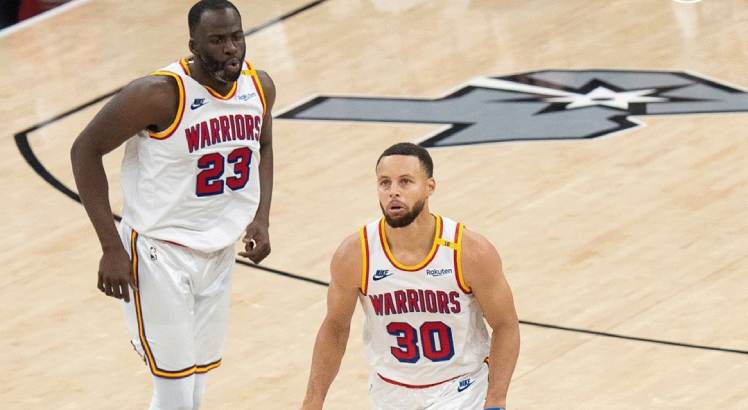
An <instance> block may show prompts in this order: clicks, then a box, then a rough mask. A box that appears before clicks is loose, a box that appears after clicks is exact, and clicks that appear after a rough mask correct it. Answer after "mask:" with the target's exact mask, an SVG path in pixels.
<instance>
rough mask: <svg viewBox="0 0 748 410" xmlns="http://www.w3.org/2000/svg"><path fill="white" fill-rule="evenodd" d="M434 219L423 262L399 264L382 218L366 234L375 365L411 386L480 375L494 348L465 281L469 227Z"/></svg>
mask: <svg viewBox="0 0 748 410" xmlns="http://www.w3.org/2000/svg"><path fill="white" fill-rule="evenodd" d="M435 218H436V232H435V234H434V243H433V246H432V248H431V251H430V252H429V254H428V256H427V257H426V258H425V259H424V260H423V261H421V263H419V264H417V265H410V266H408V265H403V264H401V263H400V262H398V261H397V260H395V258H394V256H393V255H392V253H391V252H390V250H389V246H388V244H387V239H386V237H385V231H384V220H383V219H382V220H379V221H376V222H372V223H370V224H368V225H366V226H365V227H363V228H362V229H361V231H360V237H361V249H362V254H363V255H364V261H363V268H362V270H363V272H362V278H361V289H360V290H361V295H359V300H360V302H361V305H362V306H363V310H364V313H365V317H366V322H365V325H364V346H365V350H366V353H367V356H368V358H369V363H370V365H371V366H372V368H373V369H374V371H376V372H377V373H378V374H379V376H380V377H381V378H383V379H384V380H386V381H389V382H391V383H395V384H400V385H405V386H409V387H425V386H428V385H433V384H438V383H441V382H444V381H447V380H451V379H453V378H455V377H458V376H460V375H463V374H466V373H471V372H474V371H476V370H478V369H479V368H480V366H481V365H482V363H483V361H484V360H485V359H486V357H488V354H489V350H490V339H489V336H488V332H487V330H486V326H485V323H484V322H483V312H482V311H481V309H480V306H479V305H478V301H477V300H476V299H475V297H474V296H473V295H472V293H471V291H470V289H469V288H468V287H467V285H466V284H465V281H464V279H463V278H462V273H461V269H462V266H461V259H460V258H461V252H462V250H461V245H462V230H463V226H462V224H458V223H456V222H454V221H452V220H450V219H447V218H443V217H441V216H438V215H437V216H435Z"/></svg>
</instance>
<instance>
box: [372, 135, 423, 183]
mask: <svg viewBox="0 0 748 410" xmlns="http://www.w3.org/2000/svg"><path fill="white" fill-rule="evenodd" d="M391 155H408V156H411V157H416V158H418V161H420V162H421V167H422V168H423V171H424V172H425V173H426V176H427V177H429V178H431V177H432V176H434V161H433V160H432V159H431V155H429V152H428V151H426V148H423V147H422V146H420V145H416V144H412V143H410V142H399V143H397V144H395V145H393V146H391V147H389V148H387V149H386V150H384V152H382V155H380V156H379V159H377V166H378V165H379V162H380V161H382V158H384V157H389V156H391Z"/></svg>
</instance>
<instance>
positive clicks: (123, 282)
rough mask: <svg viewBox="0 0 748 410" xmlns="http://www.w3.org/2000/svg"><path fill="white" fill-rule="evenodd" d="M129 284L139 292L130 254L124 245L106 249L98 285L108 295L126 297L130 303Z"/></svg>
mask: <svg viewBox="0 0 748 410" xmlns="http://www.w3.org/2000/svg"><path fill="white" fill-rule="evenodd" d="M128 285H129V286H130V287H132V288H133V290H134V291H136V292H137V290H138V287H137V284H136V283H135V275H133V274H132V264H131V263H130V255H128V254H127V252H125V249H124V248H122V247H120V248H119V249H114V250H109V251H104V254H103V255H101V261H100V262H99V284H98V286H97V287H98V288H99V290H100V291H102V292H104V293H105V294H106V295H107V296H111V297H113V298H117V299H124V301H125V302H128V303H129V302H130V290H129V289H128Z"/></svg>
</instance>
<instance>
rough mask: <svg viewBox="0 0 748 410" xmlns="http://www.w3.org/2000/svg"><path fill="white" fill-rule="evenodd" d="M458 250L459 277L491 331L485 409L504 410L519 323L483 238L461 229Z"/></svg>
mask: <svg viewBox="0 0 748 410" xmlns="http://www.w3.org/2000/svg"><path fill="white" fill-rule="evenodd" d="M462 249H463V254H462V267H463V275H464V277H465V280H466V282H467V285H468V286H469V287H470V288H471V289H472V291H473V293H474V294H475V297H476V299H477V300H478V303H479V304H480V306H481V309H482V310H483V314H484V316H485V318H486V321H487V322H488V324H489V326H491V329H492V330H493V332H492V335H491V353H490V356H489V376H488V380H489V383H488V394H487V396H486V403H485V407H486V408H489V407H505V406H506V395H507V391H508V389H509V382H510V380H511V378H512V373H513V372H514V366H515V364H516V363H517V356H518V355H519V322H518V320H517V312H516V310H515V308H514V299H513V297H512V291H511V289H510V288H509V284H508V283H507V281H506V278H505V277H504V273H503V271H502V266H501V258H500V257H499V253H498V252H497V251H496V248H494V246H493V245H492V244H491V243H490V242H489V241H488V240H487V239H486V238H484V237H483V236H481V235H479V234H477V233H475V232H471V231H468V230H465V232H464V237H463V242H462Z"/></svg>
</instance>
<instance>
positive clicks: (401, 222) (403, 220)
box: [379, 199, 426, 228]
mask: <svg viewBox="0 0 748 410" xmlns="http://www.w3.org/2000/svg"><path fill="white" fill-rule="evenodd" d="M425 204H426V200H425V199H422V200H420V201H418V202H416V203H415V205H413V208H412V209H411V210H410V212H408V213H406V214H405V215H403V216H400V217H392V216H389V215H387V212H385V210H384V207H383V206H382V204H381V203H380V204H379V208H381V209H382V215H384V221H385V222H387V225H389V226H391V227H393V228H403V227H406V226H408V225H410V224H411V223H413V221H415V220H416V218H417V217H418V215H420V214H421V211H423V206H424V205H425Z"/></svg>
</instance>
